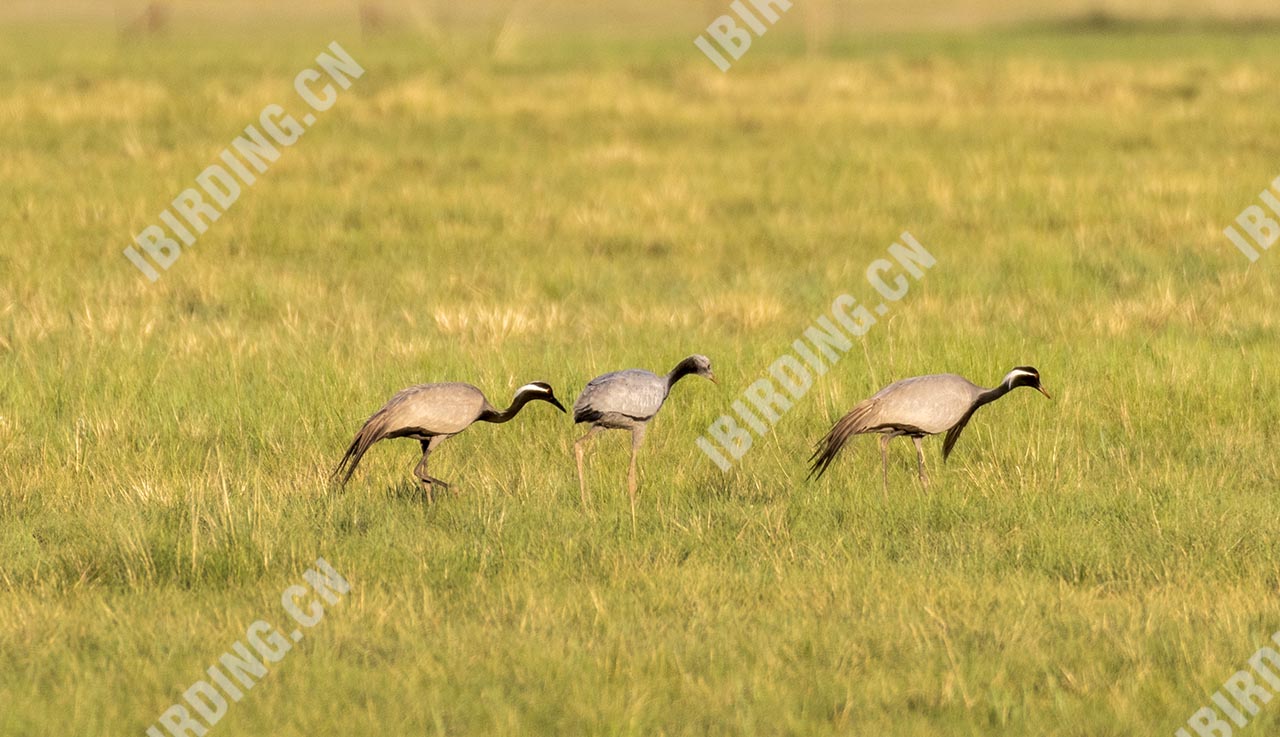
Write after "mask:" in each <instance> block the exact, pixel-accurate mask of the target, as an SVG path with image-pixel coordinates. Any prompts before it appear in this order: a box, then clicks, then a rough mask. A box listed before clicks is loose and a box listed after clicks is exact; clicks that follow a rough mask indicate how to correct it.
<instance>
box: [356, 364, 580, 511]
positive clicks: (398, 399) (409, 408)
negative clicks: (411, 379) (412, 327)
mask: <svg viewBox="0 0 1280 737" xmlns="http://www.w3.org/2000/svg"><path fill="white" fill-rule="evenodd" d="M534 400H541V401H544V402H548V403H549V404H551V405H553V406H554V407H556V408H557V409H559V410H560V411H561V412H564V411H565V409H564V405H562V404H560V401H559V400H557V399H556V395H555V392H553V391H552V389H551V385H550V384H548V383H546V382H543V381H535V382H533V383H531V384H525V385H524V386H522V387H520V388H519V389H517V390H516V394H515V397H514V398H513V399H512V400H511V406H510V407H507V408H506V409H504V410H501V411H499V410H497V409H495V408H494V406H493V405H491V404H489V400H488V399H485V397H484V394H483V393H481V392H480V390H479V389H477V388H475V387H474V386H472V385H470V384H464V383H462V382H447V383H440V384H418V385H417V386H411V387H409V388H408V389H402V390H400V391H399V392H397V393H396V395H395V396H393V397H391V399H390V400H388V401H387V403H386V404H384V405H383V406H382V409H379V410H378V411H377V412H374V413H373V415H372V416H371V417H369V419H368V420H366V421H365V423H364V427H361V428H360V432H358V433H356V436H355V439H353V440H352V441H351V445H349V446H348V447H347V452H346V455H344V456H342V461H340V462H339V463H338V467H337V468H335V469H334V470H333V474H332V475H333V476H335V477H336V476H338V475H339V474H342V481H341V482H340V483H341V484H342V485H343V486H345V485H346V483H347V481H348V480H349V479H350V478H351V474H353V473H355V471H356V466H358V465H360V459H361V458H363V457H364V454H365V453H366V452H367V451H368V450H369V446H371V445H373V444H374V443H376V442H378V441H379V440H387V439H390V438H412V439H414V440H417V441H418V442H419V443H421V444H422V460H421V461H418V465H417V467H416V468H414V469H413V475H414V476H415V477H416V478H417V479H418V482H419V483H421V484H422V487H423V490H424V491H425V492H426V493H427V501H434V494H433V493H432V487H434V486H436V485H439V486H440V487H441V488H444V489H447V488H449V485H448V484H446V483H445V482H443V481H441V480H440V479H437V478H433V477H431V476H429V475H427V457H428V456H430V455H431V451H433V450H435V449H436V446H438V445H440V443H442V442H444V440H445V438H449V437H452V436H454V435H457V434H458V433H460V432H462V431H463V430H466V429H467V428H468V427H470V426H471V425H472V423H475V422H493V423H502V422H506V421H508V420H510V419H511V418H513V417H515V416H516V415H517V414H519V412H520V410H522V409H524V406H525V405H526V404H528V403H529V402H532V401H534Z"/></svg>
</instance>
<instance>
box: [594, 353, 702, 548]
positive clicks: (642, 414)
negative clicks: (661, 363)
mask: <svg viewBox="0 0 1280 737" xmlns="http://www.w3.org/2000/svg"><path fill="white" fill-rule="evenodd" d="M690 375H697V376H703V377H705V378H707V379H710V380H711V381H713V382H714V381H715V380H716V377H715V373H713V372H712V370H711V360H710V359H708V358H707V357H706V356H701V355H693V356H689V357H688V358H686V359H684V360H683V361H681V362H680V363H678V364H676V366H675V368H673V369H671V371H670V372H669V373H668V374H667V375H666V376H659V375H657V374H655V373H653V372H652V371H645V370H643V369H625V370H623V371H613V372H610V373H607V374H602V375H600V376H597V377H596V378H594V379H592V380H591V381H590V382H588V383H587V385H586V386H585V387H583V389H582V393H581V394H580V395H578V401H576V402H574V404H573V421H574V422H575V423H582V422H587V423H590V424H591V428H590V429H589V430H587V434H586V435H583V436H582V437H581V438H579V439H578V441H577V442H575V443H574V444H573V452H574V456H575V457H576V459H577V463H578V485H579V491H580V492H581V495H582V503H583V505H584V506H585V505H586V503H587V483H586V479H585V476H584V474H583V457H584V455H585V454H586V442H587V441H588V440H589V439H591V438H592V437H593V436H595V435H596V433H599V432H600V431H602V430H630V431H631V465H630V467H629V469H628V472H627V490H628V492H629V493H630V495H631V515H632V520H633V523H634V519H635V505H636V487H637V485H638V482H637V479H636V452H637V451H638V450H639V448H640V445H641V443H643V442H644V434H645V430H646V428H647V427H648V424H649V421H650V420H652V419H653V417H654V415H656V414H658V410H660V409H662V405H663V403H664V402H666V400H667V396H668V395H670V394H671V388H672V387H673V386H675V384H676V382H678V381H680V380H681V379H682V378H684V377H686V376H690Z"/></svg>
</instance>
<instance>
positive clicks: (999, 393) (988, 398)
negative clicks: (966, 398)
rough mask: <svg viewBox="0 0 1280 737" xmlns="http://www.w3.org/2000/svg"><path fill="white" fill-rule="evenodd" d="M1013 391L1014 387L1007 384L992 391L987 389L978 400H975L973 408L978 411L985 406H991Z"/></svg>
mask: <svg viewBox="0 0 1280 737" xmlns="http://www.w3.org/2000/svg"><path fill="white" fill-rule="evenodd" d="M1011 391H1013V387H1011V386H1009V385H1008V384H1007V383H1004V384H1001V385H1000V386H997V387H994V388H992V389H987V390H986V391H983V392H982V393H980V394H979V395H978V398H977V399H975V400H974V402H973V408H974V409H977V408H978V407H981V406H982V405H984V404H991V403H992V402H994V401H996V400H997V399H999V398H1000V397H1003V396H1004V395H1006V394H1008V393H1009V392H1011Z"/></svg>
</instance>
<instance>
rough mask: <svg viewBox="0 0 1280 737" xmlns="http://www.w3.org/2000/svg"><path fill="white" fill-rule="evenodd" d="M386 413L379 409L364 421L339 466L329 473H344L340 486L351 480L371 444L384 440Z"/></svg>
mask: <svg viewBox="0 0 1280 737" xmlns="http://www.w3.org/2000/svg"><path fill="white" fill-rule="evenodd" d="M384 419H385V417H384V413H383V412H382V411H378V412H376V413H374V415H373V416H372V417H370V418H369V419H368V421H366V422H365V423H364V427H361V428H360V432H357V433H356V436H355V437H354V438H352V440H351V445H348V446H347V452H346V453H344V454H343V456H342V460H341V461H339V462H338V466H337V468H335V469H333V473H331V474H329V478H331V479H332V478H337V476H338V475H339V474H342V479H341V480H340V481H338V485H339V486H346V485H347V482H348V481H350V480H351V474H353V473H355V472H356V466H359V465H360V459H361V458H363V457H364V454H365V453H366V452H368V450H369V446H371V445H373V444H374V443H376V442H378V441H379V440H382V438H383V435H384V431H385V429H386V428H385V427H384V426H385V425H386V422H385V421H384Z"/></svg>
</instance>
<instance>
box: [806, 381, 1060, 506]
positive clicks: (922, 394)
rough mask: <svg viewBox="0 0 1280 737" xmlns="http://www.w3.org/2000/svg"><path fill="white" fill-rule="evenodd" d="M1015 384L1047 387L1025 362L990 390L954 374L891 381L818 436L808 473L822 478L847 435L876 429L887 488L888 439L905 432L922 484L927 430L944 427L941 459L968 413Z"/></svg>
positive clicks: (924, 481) (932, 431) (932, 432)
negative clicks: (878, 435)
mask: <svg viewBox="0 0 1280 737" xmlns="http://www.w3.org/2000/svg"><path fill="white" fill-rule="evenodd" d="M1019 386H1029V387H1031V388H1032V389H1035V390H1037V391H1039V392H1040V393H1041V394H1043V395H1045V396H1046V397H1048V396H1049V392H1047V391H1045V390H1044V387H1042V386H1040V372H1039V371H1036V370H1035V369H1034V368H1032V367H1030V366H1018V367H1017V368H1014V369H1013V370H1012V371H1010V372H1009V373H1008V374H1006V375H1005V377H1004V380H1003V381H1001V382H1000V385H999V386H997V387H996V388H994V389H983V388H982V387H980V386H978V385H976V384H974V383H973V382H971V381H969V380H968V379H966V378H964V377H963V376H959V375H957V374H932V375H930V376H916V377H913V378H910V379H903V380H902V381H895V382H894V383H892V384H890V385H889V386H886V387H885V388H883V389H881V390H880V391H879V392H876V394H875V396H873V397H871V398H870V399H866V400H863V401H862V402H859V403H858V405H857V406H855V407H854V408H853V409H852V410H849V413H848V414H847V415H845V416H844V417H842V418H840V420H839V421H838V422H836V424H835V426H834V427H832V428H831V432H829V433H827V435H826V437H824V438H823V439H822V440H820V441H818V445H817V449H816V450H814V452H813V455H812V456H810V458H809V462H810V464H811V468H810V469H809V476H810V478H814V477H821V476H822V474H823V473H824V472H825V471H826V470H827V467H828V466H830V465H831V461H832V460H834V459H835V457H836V454H837V453H839V452H840V449H841V448H843V447H844V444H845V443H847V442H848V441H849V438H851V437H853V436H854V435H861V434H864V433H880V463H881V466H882V467H883V477H884V488H885V491H886V493H887V492H888V488H889V441H890V440H892V439H893V438H896V437H898V436H899V435H905V436H907V437H909V438H911V440H912V441H913V442H915V446H916V469H917V471H918V472H919V474H920V482H921V483H922V484H924V485H926V486H927V485H928V483H929V479H928V477H926V476H925V472H924V448H923V446H922V445H921V443H920V441H921V439H922V438H924V436H926V435H937V434H938V433H940V432H946V433H947V437H946V439H945V440H944V441H943V443H942V458H943V460H944V461H945V460H946V458H947V456H949V455H951V450H952V448H954V447H955V445H956V441H957V440H959V438H960V433H961V432H962V431H963V430H964V426H965V425H967V424H969V420H970V418H972V417H973V413H974V412H977V411H978V408H979V407H981V406H982V405H984V404H990V403H991V402H994V401H996V400H997V399H999V398H1000V397H1003V396H1004V395H1006V394H1008V393H1009V392H1011V391H1013V390H1014V389H1015V388H1016V387H1019Z"/></svg>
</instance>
